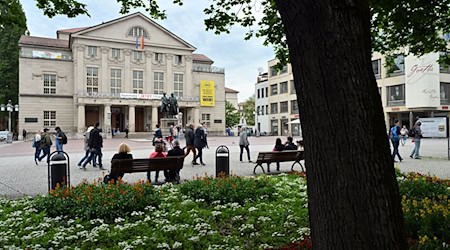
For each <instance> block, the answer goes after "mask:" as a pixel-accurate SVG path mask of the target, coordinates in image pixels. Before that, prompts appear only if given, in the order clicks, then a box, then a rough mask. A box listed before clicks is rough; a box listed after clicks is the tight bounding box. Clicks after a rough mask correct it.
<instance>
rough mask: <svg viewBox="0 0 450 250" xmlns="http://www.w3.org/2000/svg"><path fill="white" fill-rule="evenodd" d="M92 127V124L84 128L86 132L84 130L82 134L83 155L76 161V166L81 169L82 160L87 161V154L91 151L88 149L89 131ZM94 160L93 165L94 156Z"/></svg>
mask: <svg viewBox="0 0 450 250" xmlns="http://www.w3.org/2000/svg"><path fill="white" fill-rule="evenodd" d="M92 129H94V127H93V126H89V127H88V128H87V130H86V132H84V134H83V136H84V153H85V154H84V157H83V158H81V160H80V161H79V162H78V164H77V165H78V168H79V169H81V168H82V167H81V165H82V164H83V162H84V161H86V164H87V163H88V162H87V160H88V159H89V154H90V153H91V150H89V133H90V132H91V130H92ZM93 161H94V165H95V157H94V159H93Z"/></svg>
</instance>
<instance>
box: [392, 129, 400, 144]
mask: <svg viewBox="0 0 450 250" xmlns="http://www.w3.org/2000/svg"><path fill="white" fill-rule="evenodd" d="M389 135H390V138H391V140H394V141H398V140H399V139H400V138H399V137H398V134H397V126H392V128H391V131H390V133H389Z"/></svg>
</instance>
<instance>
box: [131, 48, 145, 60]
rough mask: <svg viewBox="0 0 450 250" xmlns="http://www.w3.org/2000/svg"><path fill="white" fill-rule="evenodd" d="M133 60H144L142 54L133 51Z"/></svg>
mask: <svg viewBox="0 0 450 250" xmlns="http://www.w3.org/2000/svg"><path fill="white" fill-rule="evenodd" d="M133 59H134V60H136V61H138V60H142V59H144V52H142V51H137V50H133Z"/></svg>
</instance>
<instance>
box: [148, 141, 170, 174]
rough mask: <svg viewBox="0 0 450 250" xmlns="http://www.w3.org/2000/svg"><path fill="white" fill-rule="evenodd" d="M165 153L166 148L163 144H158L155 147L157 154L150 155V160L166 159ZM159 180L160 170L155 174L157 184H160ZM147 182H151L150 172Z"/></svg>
mask: <svg viewBox="0 0 450 250" xmlns="http://www.w3.org/2000/svg"><path fill="white" fill-rule="evenodd" d="M163 151H164V146H163V145H162V144H161V143H158V144H156V145H155V152H153V153H151V154H150V159H153V158H166V157H167V156H166V154H165V153H164V152H163ZM158 178H159V170H158V171H156V174H155V182H158ZM147 180H148V181H150V182H151V175H150V171H148V172H147Z"/></svg>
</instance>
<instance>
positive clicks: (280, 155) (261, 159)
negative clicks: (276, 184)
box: [253, 150, 305, 174]
mask: <svg viewBox="0 0 450 250" xmlns="http://www.w3.org/2000/svg"><path fill="white" fill-rule="evenodd" d="M304 159H305V157H304V151H302V150H285V151H281V152H277V151H270V152H259V154H258V159H257V160H256V166H255V168H254V169H253V173H254V174H256V168H257V167H261V169H262V171H263V173H266V172H265V171H264V168H263V166H262V164H264V163H266V164H267V171H268V172H270V171H269V167H270V163H274V162H288V161H293V162H294V163H293V164H292V166H291V171H294V165H295V164H296V163H298V164H299V165H300V167H301V169H302V171H303V172H305V169H304V168H303V165H302V164H301V163H300V161H301V160H304Z"/></svg>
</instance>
